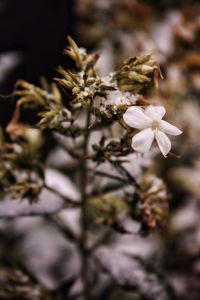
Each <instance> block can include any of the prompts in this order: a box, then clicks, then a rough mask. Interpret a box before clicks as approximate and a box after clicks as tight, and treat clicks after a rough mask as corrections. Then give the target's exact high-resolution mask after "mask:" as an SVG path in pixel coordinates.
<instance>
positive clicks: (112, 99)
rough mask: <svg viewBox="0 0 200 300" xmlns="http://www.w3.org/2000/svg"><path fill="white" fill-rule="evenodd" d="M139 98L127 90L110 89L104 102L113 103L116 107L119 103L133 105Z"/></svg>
mask: <svg viewBox="0 0 200 300" xmlns="http://www.w3.org/2000/svg"><path fill="white" fill-rule="evenodd" d="M138 99H139V95H132V94H131V93H129V92H126V93H122V92H120V91H110V92H109V94H108V98H107V100H106V104H109V105H113V106H114V108H116V109H117V107H118V106H120V105H134V104H136V102H137V101H138Z"/></svg>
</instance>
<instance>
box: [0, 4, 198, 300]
mask: <svg viewBox="0 0 200 300" xmlns="http://www.w3.org/2000/svg"><path fill="white" fill-rule="evenodd" d="M67 35H71V36H72V37H73V38H74V39H75V40H76V42H77V43H78V44H79V45H81V46H83V47H86V48H87V49H88V50H90V51H97V52H99V53H100V54H101V58H100V60H99V62H98V64H97V68H98V70H99V73H100V74H101V75H106V74H108V73H109V72H112V71H113V70H114V69H115V68H116V67H117V66H119V65H120V64H121V63H122V61H123V59H125V58H126V57H128V56H131V55H143V54H152V55H153V56H154V58H155V60H157V61H158V62H159V64H160V67H161V72H162V74H163V77H164V79H163V80H159V89H158V93H156V92H155V91H152V92H150V93H149V91H148V93H147V95H148V99H149V100H155V99H156V100H158V101H159V102H160V103H161V104H162V105H164V106H165V107H166V109H167V112H168V113H167V118H168V120H169V121H170V120H171V121H172V123H173V124H176V125H177V126H178V127H179V128H181V129H182V130H183V135H182V136H181V137H180V138H179V139H178V142H177V141H174V149H173V151H174V155H171V156H169V157H168V159H163V158H162V157H160V156H158V157H157V159H156V160H155V161H153V162H151V163H149V158H148V159H147V160H146V162H143V164H146V166H147V165H148V166H149V168H151V170H152V172H155V173H156V174H157V175H158V176H159V177H161V178H162V179H163V180H164V181H165V182H166V183H167V186H168V189H169V193H170V216H169V219H168V223H167V226H166V228H165V229H163V230H162V231H161V232H160V231H158V232H156V233H153V234H151V235H150V236H148V237H141V236H139V235H135V236H123V237H121V236H119V235H118V234H117V233H116V236H115V244H114V245H115V246H113V245H112V247H115V248H116V249H118V248H120V249H121V250H123V252H125V253H128V254H130V255H134V256H136V257H139V259H142V260H143V261H144V262H145V264H147V265H148V268H150V269H151V270H154V272H156V273H157V274H159V276H160V277H161V278H162V281H163V282H164V283H165V285H166V286H167V291H168V293H169V294H168V296H166V297H165V298H164V296H163V298H159V297H158V298H157V299H155V300H163V299H180V300H199V299H200V218H199V213H200V155H199V153H200V152H199V151H200V142H199V136H200V106H199V96H200V72H199V71H200V2H199V1H194V0H185V1H183V0H174V1H172V0H146V1H142V0H141V1H139V0H123V1H122V0H57V1H54V0H29V1H26V0H0V94H1V95H4V96H5V95H8V94H10V93H11V92H12V90H13V86H14V84H15V82H16V81H17V80H18V79H25V80H28V81H30V82H32V83H36V84H38V83H39V82H40V79H41V76H44V77H46V78H47V79H48V80H49V81H51V80H52V79H53V77H55V76H56V75H57V71H56V68H57V66H58V65H62V66H64V67H66V66H69V65H70V62H69V61H68V60H67V58H66V57H65V56H63V54H62V53H63V49H64V47H65V46H66V44H67V42H66V36H67ZM145 96H146V95H145ZM14 106H15V103H14V102H13V101H10V100H8V99H7V98H4V97H2V98H1V101H0V122H1V125H2V126H5V125H6V124H7V123H8V121H9V120H10V118H11V116H12V113H13V110H14ZM64 159H66V161H67V158H64ZM48 164H49V166H50V167H52V166H53V167H56V168H57V167H58V168H64V167H63V165H62V162H61V157H60V152H59V154H55V153H53V154H51V155H50V157H49V158H48ZM70 168H71V169H73V166H70ZM138 168H140V169H141V170H142V168H143V166H139V167H138ZM49 172H50V173H49V175H48V176H49V178H50V179H49V180H50V181H51V180H52V178H53V179H54V181H55V184H57V185H58V187H60V189H61V190H62V189H63V185H64V186H67V187H68V191H70V193H73V195H74V197H75V198H76V196H77V194H76V193H77V191H76V189H75V187H74V186H73V184H72V182H71V181H68V180H67V181H66V178H62V179H61V178H60V177H59V176H60V175H58V174H57V173H55V171H52V170H50V171H49ZM52 172H53V173H52ZM69 173H70V172H69ZM62 180H63V181H62ZM44 198H49V199H50V198H51V195H45V197H44ZM59 201H61V200H60V199H58V202H57V203H58V205H60V206H62V203H61V202H59ZM51 205H52V210H54V209H55V210H56V209H58V207H57V206H56V207H54V206H55V202H54V201H53V200H52V203H51ZM56 205H57V204H56ZM41 207H42V208H41ZM31 209H33V210H34V211H35V212H37V211H39V210H41V209H43V210H44V211H45V210H46V209H49V207H47V205H46V203H45V202H44V203H43V202H42V204H41V206H34V205H33V207H32V208H31ZM28 210H29V207H27V206H26V205H25V204H24V203H22V204H20V205H18V204H12V205H11V206H10V204H9V203H5V204H4V203H3V202H2V203H1V204H0V215H1V216H6V218H7V219H8V220H4V221H1V222H0V258H1V262H2V266H9V268H15V267H16V266H20V270H21V271H20V272H22V273H20V274H19V273H16V274H14V275H13V273H12V274H10V273H9V272H8V271H6V270H5V269H2V271H1V269H0V299H36V300H37V299H68V298H67V296H66V294H67V291H68V290H69V289H70V288H73V289H74V290H75V291H77V290H78V287H77V286H78V283H76V284H77V286H76V284H75V285H74V286H75V287H74V286H73V287H72V282H73V280H72V279H74V278H75V277H76V275H77V274H78V272H79V259H78V255H77V253H76V251H75V249H74V246H73V244H72V243H71V241H70V238H69V240H66V239H65V238H64V237H63V234H62V232H60V230H59V229H58V230H57V228H55V226H53V225H55V224H52V220H51V221H49V220H46V219H44V218H40V217H32V218H31V217H29V218H21V219H20V221H19V220H17V219H15V217H16V216H17V214H18V213H19V214H20V213H21V212H24V211H26V212H28ZM13 218H14V220H13ZM67 220H68V222H69V223H70V224H71V226H72V227H73V228H74V230H76V220H77V214H76V212H74V211H71V213H70V215H69V218H68V219H67ZM117 247H118V248H117ZM111 249H112V248H111ZM3 272H4V273H3ZM6 272H8V273H6ZM23 272H24V273H23ZM2 274H3V275H2ZM5 274H6V275H5ZM18 275H19V276H18ZM1 276H2V278H4V277H6V276H7V277H6V278H7V280H8V282H12V283H13V286H15V283H18V281H19V282H20V283H19V285H21V286H23V284H24V282H25V283H26V288H27V289H28V288H29V291H30V290H31V291H33V287H34V291H37V293H38V294H37V293H36V294H33V295H31V296H30V294H31V293H29V294H28V292H27V294H26V296H23V297H24V298H23V297H22V296H20V297H21V298H18V297H19V296H18V295H17V294H16V297H13V298H12V297H10V298H6V296H5V293H4V292H1ZM3 276H4V277H3ZM23 276H24V277H23ZM23 280H24V281H23ZM70 280H71V281H70ZM104 281H105V280H104V278H103V279H102V281H101V282H103V283H104V284H102V286H103V287H102V286H101V288H99V290H98V294H99V298H98V299H102V300H106V299H108V300H109V299H110V300H111V299H123V300H124V299H134V300H136V299H151V298H148V296H146V298H145V297H143V296H141V295H140V292H138V293H137V292H136V293H135V294H134V295H133V294H132V293H130V292H128V291H124V290H121V289H118V288H116V287H115V285H114V284H113V283H112V284H113V285H110V286H111V287H110V289H109V288H108V286H107V285H105V282H104ZM73 284H74V282H73ZM150 286H151V285H150V284H149V285H148V287H149V288H150ZM58 289H59V297H61V298H56V297H58V294H56V291H57V290H58ZM138 290H140V289H138ZM49 291H51V292H49ZM13 293H14V292H13ZM15 293H17V292H16V291H15ZM53 293H55V294H53ZM62 293H63V294H62ZM61 294H62V295H64V296H63V298H62V296H61ZM19 295H21V294H19ZM52 295H53V296H52ZM31 297H32V298H31ZM51 297H54V298H51ZM167 297H168V298H167ZM76 298H77V299H81V298H78V296H77V297H76ZM69 299H72V298H69ZM73 299H75V298H73Z"/></svg>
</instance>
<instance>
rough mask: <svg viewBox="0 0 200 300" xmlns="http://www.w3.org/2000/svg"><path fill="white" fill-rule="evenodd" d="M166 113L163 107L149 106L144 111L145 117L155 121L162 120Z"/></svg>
mask: <svg viewBox="0 0 200 300" xmlns="http://www.w3.org/2000/svg"><path fill="white" fill-rule="evenodd" d="M165 112H166V110H165V108H164V107H163V106H161V105H149V106H148V107H147V108H146V109H145V111H144V113H145V115H147V116H148V117H150V118H151V119H153V120H155V119H156V120H161V119H162V117H163V116H164V114H165Z"/></svg>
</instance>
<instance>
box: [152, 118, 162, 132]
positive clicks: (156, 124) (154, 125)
mask: <svg viewBox="0 0 200 300" xmlns="http://www.w3.org/2000/svg"><path fill="white" fill-rule="evenodd" d="M159 127H160V122H159V121H157V120H154V121H153V122H152V124H151V128H152V130H157V129H159Z"/></svg>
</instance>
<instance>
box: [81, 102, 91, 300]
mask: <svg viewBox="0 0 200 300" xmlns="http://www.w3.org/2000/svg"><path fill="white" fill-rule="evenodd" d="M90 121H91V103H90V106H89V108H88V110H87V115H86V125H85V133H84V141H83V155H82V157H81V159H80V190H81V224H80V225H81V236H80V243H79V249H80V255H81V262H82V266H81V278H82V283H83V291H84V298H85V300H90V299H91V297H90V287H89V278H88V251H87V219H86V209H87V183H88V171H87V154H88V143H89V136H90V130H89V125H90Z"/></svg>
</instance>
